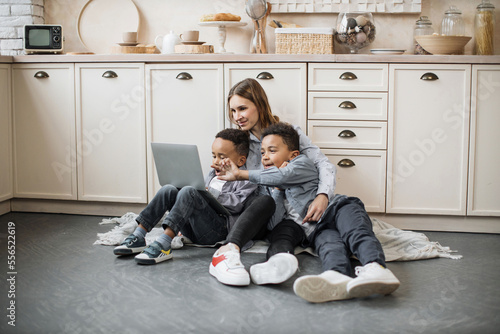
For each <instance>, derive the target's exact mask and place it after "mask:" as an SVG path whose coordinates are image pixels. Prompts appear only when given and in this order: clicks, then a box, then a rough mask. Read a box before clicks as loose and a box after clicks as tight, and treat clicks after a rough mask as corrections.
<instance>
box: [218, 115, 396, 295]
mask: <svg viewBox="0 0 500 334" xmlns="http://www.w3.org/2000/svg"><path fill="white" fill-rule="evenodd" d="M261 153H262V164H263V165H264V170H250V171H248V170H245V171H243V170H239V169H237V168H235V167H236V166H234V164H231V163H230V162H229V161H227V164H226V163H225V164H224V166H223V170H224V171H225V175H221V176H219V178H221V179H224V180H228V181H229V180H232V181H235V180H250V181H251V182H253V183H256V184H259V185H262V186H265V187H264V188H263V192H265V193H268V194H270V195H271V196H272V197H273V198H274V200H275V202H276V210H275V213H274V215H273V217H272V218H271V220H270V222H269V223H268V229H269V230H271V232H270V234H269V240H270V247H269V250H268V252H267V254H266V255H267V259H268V261H267V262H264V263H261V264H256V265H254V266H252V267H251V268H250V276H251V278H252V281H253V282H254V283H256V284H278V283H282V282H284V281H285V280H287V279H289V278H290V277H292V276H293V275H294V273H295V272H296V270H297V268H298V263H297V260H296V258H295V256H294V255H293V251H294V248H295V247H296V246H299V245H300V246H304V247H306V246H312V247H313V248H314V249H315V250H316V252H317V253H318V256H319V257H320V259H321V262H322V266H323V270H324V272H323V273H322V274H320V275H308V276H302V277H300V278H298V279H297V280H296V281H295V282H294V291H295V293H296V294H297V295H298V296H300V297H302V298H304V299H305V300H307V301H310V302H315V303H318V302H326V301H333V300H342V299H349V298H354V297H365V296H369V295H372V294H390V293H392V292H393V291H395V290H396V289H397V288H398V287H399V284H400V282H399V280H398V279H397V278H396V277H395V276H394V274H393V273H392V272H391V271H390V270H389V269H387V268H386V266H385V257H384V253H383V250H382V246H381V245H380V242H379V241H378V240H377V238H376V237H375V235H374V233H373V230H372V223H371V220H370V218H369V217H368V214H367V213H366V211H365V209H364V205H363V203H362V202H361V200H359V199H358V198H356V197H348V196H345V195H335V196H334V198H333V199H332V200H330V203H329V205H328V208H327V209H326V211H325V212H324V214H323V216H322V217H321V218H320V220H319V221H318V222H304V217H305V215H306V213H307V208H308V206H309V204H310V203H311V202H312V201H313V200H314V198H315V196H316V192H317V187H318V180H319V179H318V172H317V170H316V168H315V166H314V163H313V162H312V161H311V160H310V159H309V158H307V157H306V156H305V155H303V154H300V151H299V137H298V134H297V132H296V131H295V129H293V127H292V126H290V125H288V124H285V123H277V124H274V125H271V126H269V127H268V128H266V129H265V130H264V132H263V134H262V151H261ZM352 255H354V256H356V258H357V259H358V260H359V261H360V262H361V264H362V265H363V266H361V267H356V268H355V273H356V276H357V277H355V278H352V277H351V275H352V267H351V262H350V258H351V256H352Z"/></svg>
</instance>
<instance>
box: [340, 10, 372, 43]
mask: <svg viewBox="0 0 500 334" xmlns="http://www.w3.org/2000/svg"><path fill="white" fill-rule="evenodd" d="M335 39H336V40H337V42H338V43H339V44H340V45H344V46H347V47H348V48H349V50H350V52H351V53H358V50H359V49H362V48H364V47H366V46H368V45H369V44H370V43H371V42H373V41H374V40H375V24H374V23H373V16H372V13H368V12H348V13H339V16H338V18H337V32H336V33H335Z"/></svg>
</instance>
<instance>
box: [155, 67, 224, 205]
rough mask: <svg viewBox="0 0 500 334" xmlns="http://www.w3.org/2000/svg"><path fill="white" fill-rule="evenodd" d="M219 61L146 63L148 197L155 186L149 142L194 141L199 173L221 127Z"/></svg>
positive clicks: (206, 164) (206, 168)
mask: <svg viewBox="0 0 500 334" xmlns="http://www.w3.org/2000/svg"><path fill="white" fill-rule="evenodd" d="M222 80H223V70H222V65H221V64H180V65H166V64H165V65H164V64H161V65H146V113H147V133H148V145H147V146H148V148H147V152H148V180H149V181H148V184H149V199H150V200H151V198H152V196H154V194H156V192H157V191H158V189H159V182H158V178H157V174H156V168H155V167H154V160H153V156H152V154H151V147H150V143H151V142H169V143H179V144H195V145H197V146H198V152H199V154H200V159H201V165H202V168H203V172H204V173H205V175H206V173H208V171H209V170H210V164H211V161H212V142H213V140H214V139H215V135H216V134H217V132H219V131H220V130H222V129H223V127H224V98H223V81H222Z"/></svg>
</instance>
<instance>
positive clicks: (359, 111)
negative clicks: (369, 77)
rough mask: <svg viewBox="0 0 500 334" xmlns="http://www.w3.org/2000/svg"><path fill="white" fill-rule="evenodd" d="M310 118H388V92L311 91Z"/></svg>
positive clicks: (373, 119) (378, 119)
mask: <svg viewBox="0 0 500 334" xmlns="http://www.w3.org/2000/svg"><path fill="white" fill-rule="evenodd" d="M308 105H309V109H308V117H309V119H343V120H367V121H386V120H387V93H356V92H349V93H336V92H310V93H309V104H308Z"/></svg>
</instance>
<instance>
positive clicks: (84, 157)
mask: <svg viewBox="0 0 500 334" xmlns="http://www.w3.org/2000/svg"><path fill="white" fill-rule="evenodd" d="M75 69H76V71H75V73H76V92H77V93H76V99H77V100H76V111H77V118H76V129H77V131H76V132H77V148H78V149H77V152H78V160H77V161H78V166H77V167H78V199H79V200H87V201H113V202H133V203H146V202H147V184H146V182H147V175H146V112H145V90H144V64H140V63H138V64H137V63H129V64H76V68H75Z"/></svg>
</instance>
